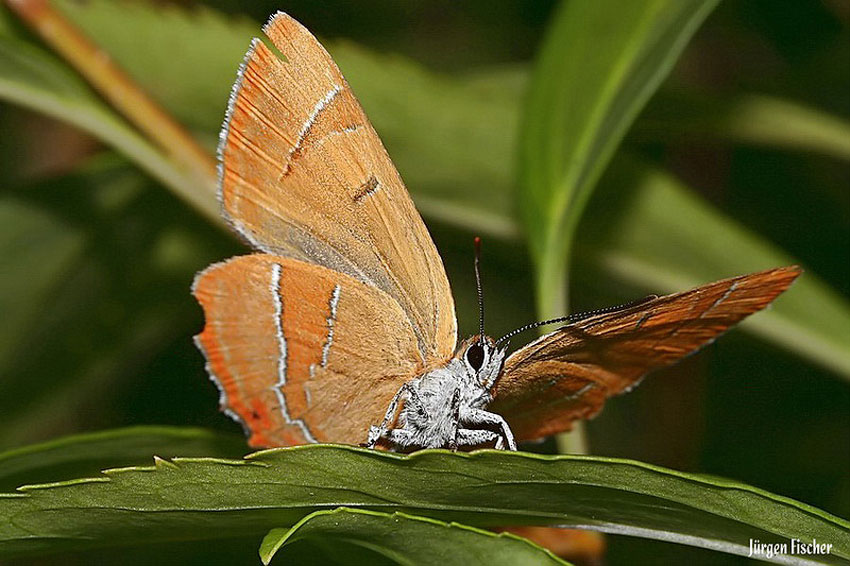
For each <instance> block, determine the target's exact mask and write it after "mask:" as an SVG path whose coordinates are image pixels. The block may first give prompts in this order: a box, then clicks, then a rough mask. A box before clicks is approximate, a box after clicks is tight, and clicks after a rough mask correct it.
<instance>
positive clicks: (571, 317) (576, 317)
mask: <svg viewBox="0 0 850 566" xmlns="http://www.w3.org/2000/svg"><path fill="white" fill-rule="evenodd" d="M657 298H658V295H647V296H646V297H643V298H642V299H637V300H636V301H631V302H628V303H623V304H622V305H616V306H613V307H605V308H602V309H596V310H592V311H585V312H575V313H573V314H568V315H567V316H560V317H558V318H550V319H549V320H541V321H539V322H532V323H531V324H526V325H525V326H521V327H520V328H517V329H516V330H512V331H510V332H508V333H507V334H505V335H504V336H502V337H501V338H499V339H498V340H496V345H497V346H498V345H499V344H501V343H502V342H504V341H506V340H510V339H511V338H513V337H514V336H516V335H517V334H519V333H521V332H525V331H526V330H531V329H532V328H538V327H540V326H546V325H547V324H558V323H559V322H578V321H580V320H584V319H585V318H590V317H591V316H596V315H598V314H607V313H609V312H616V311H619V310H623V309H627V308H630V307H636V306H638V305H642V304H643V303H647V302H649V301H652V300H655V299H657Z"/></svg>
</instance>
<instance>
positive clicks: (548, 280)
mask: <svg viewBox="0 0 850 566" xmlns="http://www.w3.org/2000/svg"><path fill="white" fill-rule="evenodd" d="M716 4H717V2H716V0H687V1H682V0H652V1H647V2H625V3H624V2H619V1H617V0H604V1H599V0H573V1H570V2H564V3H563V4H562V6H561V8H560V9H559V10H558V12H557V13H556V15H555V17H554V20H553V22H552V24H551V29H550V30H549V33H548V35H547V38H546V40H545V42H544V45H543V48H542V50H541V52H540V55H539V57H538V61H537V63H536V65H535V68H534V74H533V77H532V81H531V87H530V93H529V97H528V105H527V108H526V113H525V122H524V128H523V131H522V133H521V141H520V163H519V166H520V186H521V189H522V191H521V196H520V202H521V204H522V211H523V213H524V223H525V227H526V230H527V231H528V235H529V244H530V246H531V250H532V255H533V257H534V259H535V260H536V262H537V266H538V274H537V278H538V297H537V298H538V304H539V310H540V313H539V314H541V315H542V316H548V315H552V314H562V313H563V312H566V308H565V307H566V290H567V285H566V284H567V268H568V264H569V259H568V254H569V251H570V248H571V245H572V239H573V234H574V232H575V229H576V225H577V223H578V220H579V218H580V217H581V214H582V211H583V209H584V206H585V204H586V203H587V200H588V198H589V197H590V194H591V193H592V191H593V188H594V186H595V185H596V182H597V180H598V179H599V176H600V175H601V174H602V172H603V170H604V169H605V167H606V165H607V164H608V161H609V159H610V158H611V156H612V155H613V153H614V151H615V149H616V148H617V146H618V145H619V143H620V140H621V139H622V137H623V135H624V134H625V132H626V130H627V129H628V127H629V126H630V125H631V123H632V121H633V120H634V118H635V116H636V115H637V113H638V112H639V111H640V109H641V108H642V107H643V105H644V104H645V103H646V101H647V100H648V99H649V97H650V96H651V95H652V93H653V92H654V91H655V89H656V88H657V87H658V85H659V84H660V82H661V81H662V80H663V79H664V77H665V76H666V75H667V73H668V72H669V71H670V69H671V68H672V66H673V64H674V63H675V61H676V59H677V58H678V56H679V54H680V53H681V51H682V49H683V48H684V46H685V45H686V44H687V42H688V40H689V39H690V37H691V36H692V35H693V33H694V32H695V31H696V29H697V28H698V27H699V25H700V24H701V23H702V21H703V20H704V19H705V17H706V16H707V15H708V14H709V13H710V12H711V10H712V9H713V8H714V6H715V5H716Z"/></svg>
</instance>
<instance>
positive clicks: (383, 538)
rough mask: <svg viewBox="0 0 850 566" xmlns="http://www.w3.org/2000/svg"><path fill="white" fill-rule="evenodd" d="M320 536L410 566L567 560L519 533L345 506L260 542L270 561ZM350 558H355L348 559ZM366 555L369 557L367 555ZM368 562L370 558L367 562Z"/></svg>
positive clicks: (265, 560) (263, 556)
mask: <svg viewBox="0 0 850 566" xmlns="http://www.w3.org/2000/svg"><path fill="white" fill-rule="evenodd" d="M311 539H320V541H321V542H322V543H326V542H327V541H328V540H330V541H331V542H333V541H345V542H349V543H351V542H355V544H356V545H357V546H358V547H365V548H368V549H369V550H370V551H371V552H370V553H369V554H371V553H377V554H380V555H383V556H386V557H387V558H389V559H392V560H396V561H398V562H399V563H404V564H410V565H411V566H413V565H416V564H434V563H437V562H439V563H441V564H446V565H451V564H458V565H463V564H470V563H485V562H486V563H487V564H493V565H494V566H497V565H499V564H505V565H509V564H518V565H521V564H529V565H532V564H549V565H552V566H554V565H557V564H561V565H563V564H567V562H564V561H563V560H561V559H559V558H557V557H555V556H554V555H552V554H551V553H550V552H548V551H547V550H545V549H543V548H540V547H539V546H537V545H535V544H533V543H531V542H529V541H527V540H525V539H523V538H520V537H517V536H515V535H511V534H507V533H502V534H496V533H493V532H490V531H484V530H481V529H475V528H473V527H468V526H466V525H461V524H459V523H446V522H443V521H437V520H434V519H429V518H427V517H419V516H416V515H409V514H407V513H401V512H396V513H392V514H390V513H381V512H377V511H369V510H366V509H350V508H346V507H340V508H337V509H333V510H329V511H316V512H314V513H311V514H309V515H307V516H306V517H304V518H303V519H302V520H301V521H299V522H298V523H296V524H295V525H294V526H293V527H292V528H289V529H272V530H271V531H270V532H269V533H268V534H267V535H266V536H265V537H264V538H263V542H262V544H261V545H260V559H261V560H262V561H263V564H269V563H270V562H271V560H272V558H273V557H274V556H275V554H276V553H278V552H279V551H280V550H281V549H282V548H284V547H286V546H287V545H289V544H292V543H295V542H299V541H305V540H307V541H309V540H311ZM349 558H351V557H349ZM364 558H365V557H364ZM364 561H365V560H364Z"/></svg>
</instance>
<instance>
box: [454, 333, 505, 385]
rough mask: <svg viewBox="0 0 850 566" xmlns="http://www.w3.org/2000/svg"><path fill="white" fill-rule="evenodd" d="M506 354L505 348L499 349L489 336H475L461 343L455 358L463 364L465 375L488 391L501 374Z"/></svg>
mask: <svg viewBox="0 0 850 566" xmlns="http://www.w3.org/2000/svg"><path fill="white" fill-rule="evenodd" d="M506 353H507V348H506V347H505V348H499V346H497V345H496V341H495V340H493V339H492V338H490V337H489V336H485V335H481V334H476V335H475V336H472V337H470V338H468V339H466V340H464V341H463V342H462V343H461V345H460V347H459V348H458V349H457V352H456V353H455V358H456V359H457V360H458V361H460V362H461V363H462V364H463V366H464V368H465V369H466V373H467V375H470V376H472V377H474V378H475V381H477V382H478V384H479V385H481V386H482V387H484V389H486V390H488V391H489V390H490V389H491V388H492V387H493V385H494V384H495V383H496V380H497V379H498V377H499V374H500V373H502V366H503V365H504V364H505V354H506Z"/></svg>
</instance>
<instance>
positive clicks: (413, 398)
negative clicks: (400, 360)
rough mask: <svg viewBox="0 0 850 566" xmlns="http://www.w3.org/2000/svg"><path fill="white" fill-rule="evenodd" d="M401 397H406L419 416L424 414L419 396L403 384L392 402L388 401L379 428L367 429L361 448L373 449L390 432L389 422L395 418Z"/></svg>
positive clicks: (371, 427)
mask: <svg viewBox="0 0 850 566" xmlns="http://www.w3.org/2000/svg"><path fill="white" fill-rule="evenodd" d="M402 396H406V399H407V401H409V402H410V403H411V406H413V408H414V409H415V410H416V411H417V412H419V413H420V414H422V413H425V406H424V405H423V404H422V400H421V399H420V398H419V394H418V393H417V392H416V389H414V387H413V386H412V385H411V384H410V383H409V382H408V383H405V384H404V385H402V386H401V387H400V388H399V390H398V393H396V394H395V397H393V400H392V401H390V406H389V407H387V414H386V415H384V420H383V421H382V422H381V426H379V427H378V426H370V427H369V437H368V439H367V440H366V443H365V444H363V446H365V447H366V448H374V447H375V444H377V443H378V441H379V440H380V439H381V438H382V437H384V436H387V433H388V432H390V429H389V424H390V421H391V420H392V419H393V417H395V414H396V411H397V410H398V404H399V402H400V401H401V400H402Z"/></svg>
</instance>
